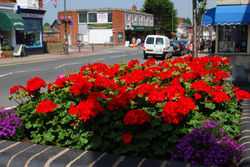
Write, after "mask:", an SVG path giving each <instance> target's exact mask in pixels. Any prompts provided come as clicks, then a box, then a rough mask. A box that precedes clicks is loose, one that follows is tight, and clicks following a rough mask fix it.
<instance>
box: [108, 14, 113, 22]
mask: <svg viewBox="0 0 250 167" xmlns="http://www.w3.org/2000/svg"><path fill="white" fill-rule="evenodd" d="M108 22H112V12H108Z"/></svg>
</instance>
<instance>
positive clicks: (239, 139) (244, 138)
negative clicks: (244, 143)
mask: <svg viewBox="0 0 250 167" xmlns="http://www.w3.org/2000/svg"><path fill="white" fill-rule="evenodd" d="M248 137H250V136H243V137H241V138H240V139H239V141H241V140H243V139H245V138H248Z"/></svg>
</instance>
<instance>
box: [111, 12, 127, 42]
mask: <svg viewBox="0 0 250 167" xmlns="http://www.w3.org/2000/svg"><path fill="white" fill-rule="evenodd" d="M112 22H113V29H115V30H116V32H115V34H114V35H115V37H114V38H115V45H123V44H124V43H125V30H124V28H125V13H124V12H123V11H118V10H113V11H112ZM118 32H122V33H123V41H122V42H118V38H117V34H118Z"/></svg>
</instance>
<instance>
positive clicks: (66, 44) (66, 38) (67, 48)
mask: <svg viewBox="0 0 250 167" xmlns="http://www.w3.org/2000/svg"><path fill="white" fill-rule="evenodd" d="M65 17H66V0H64V18H65ZM64 34H65V54H66V55H68V54H69V46H68V33H67V23H66V22H65V32H64Z"/></svg>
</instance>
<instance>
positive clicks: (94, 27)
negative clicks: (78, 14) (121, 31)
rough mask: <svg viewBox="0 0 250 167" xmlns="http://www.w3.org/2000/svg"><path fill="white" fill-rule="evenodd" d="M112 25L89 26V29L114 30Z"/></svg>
mask: <svg viewBox="0 0 250 167" xmlns="http://www.w3.org/2000/svg"><path fill="white" fill-rule="evenodd" d="M112 28H113V25H112V24H88V29H112Z"/></svg>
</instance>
